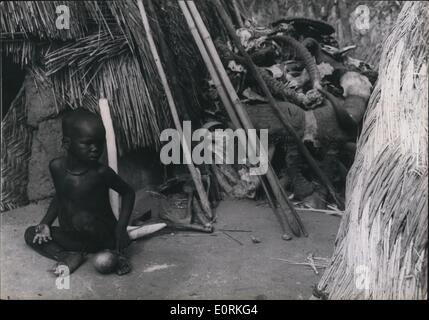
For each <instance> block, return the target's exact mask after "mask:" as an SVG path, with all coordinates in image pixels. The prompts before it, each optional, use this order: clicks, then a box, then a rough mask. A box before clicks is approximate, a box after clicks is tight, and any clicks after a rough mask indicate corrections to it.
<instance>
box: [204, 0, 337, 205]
mask: <svg viewBox="0 0 429 320" xmlns="http://www.w3.org/2000/svg"><path fill="white" fill-rule="evenodd" d="M211 1H212V3H213V4H214V5H215V7H216V9H217V11H218V12H219V15H220V17H221V18H222V20H223V22H224V24H225V27H226V28H227V30H228V32H229V35H230V37H231V38H232V40H233V42H234V44H235V46H236V47H237V48H238V50H239V51H240V53H241V54H242V55H243V57H244V58H245V59H246V62H247V65H248V67H249V70H250V72H251V73H252V75H253V77H254V78H255V79H256V81H257V82H258V84H259V86H260V87H261V89H262V90H263V92H264V94H265V96H266V97H267V98H268V101H269V104H270V106H271V107H272V108H273V110H274V111H275V112H276V114H277V115H278V117H279V118H280V120H281V122H282V123H283V125H284V126H285V128H286V129H287V130H288V132H289V133H290V134H291V135H292V137H293V138H294V139H295V142H296V144H297V146H298V148H299V151H300V152H301V154H302V155H303V156H304V158H305V159H306V160H307V162H308V164H309V165H310V167H311V168H312V169H313V171H314V172H315V173H316V175H317V176H318V177H319V179H320V180H321V182H322V183H323V184H324V185H325V187H326V188H327V189H328V191H329V193H330V195H331V196H332V198H333V199H334V200H335V202H336V204H337V206H338V207H339V208H340V210H342V209H343V208H344V203H343V202H342V201H341V200H340V199H339V198H338V196H337V194H336V192H335V189H334V187H333V186H332V183H331V182H330V181H329V179H328V177H326V175H325V174H324V173H323V172H322V170H320V168H319V166H318V165H317V163H316V161H315V160H314V158H313V156H312V155H311V154H310V152H309V151H308V149H307V148H306V146H305V145H304V143H303V142H302V141H301V139H300V138H299V136H298V134H297V133H296V131H295V130H294V129H293V127H292V126H291V125H290V123H289V119H288V118H287V116H286V115H285V114H284V113H283V112H281V110H280V108H279V106H278V105H277V102H276V100H275V99H274V97H273V95H272V94H271V92H270V90H269V88H268V86H267V84H266V83H265V81H264V79H263V78H262V76H261V75H260V73H259V72H258V70H257V68H256V66H255V64H254V63H253V60H252V59H251V57H250V56H249V54H248V53H247V52H246V50H245V49H244V48H243V46H242V45H241V42H240V39H238V37H237V35H236V34H235V30H234V27H233V25H232V22H231V20H230V19H229V17H228V15H227V13H226V12H225V9H224V8H223V7H222V5H221V3H220V2H219V0H211Z"/></svg>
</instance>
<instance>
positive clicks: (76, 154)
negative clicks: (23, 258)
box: [25, 109, 136, 275]
mask: <svg viewBox="0 0 429 320" xmlns="http://www.w3.org/2000/svg"><path fill="white" fill-rule="evenodd" d="M62 130H63V145H64V148H65V150H66V153H67V154H66V156H65V157H62V158H58V159H54V160H52V161H51V162H50V163H49V170H50V173H51V176H52V179H53V182H54V187H55V196H54V198H53V200H52V202H51V204H50V206H49V208H48V211H47V213H46V215H45V216H44V217H43V219H42V220H41V222H40V223H39V225H37V226H32V227H29V228H28V229H27V230H26V232H25V241H26V243H27V244H28V245H29V246H31V247H32V248H33V249H34V250H35V251H37V252H38V253H40V254H42V255H43V256H45V257H48V258H51V259H54V260H56V261H57V264H56V266H55V268H54V270H53V271H54V273H55V274H56V275H59V274H60V271H61V270H62V268H60V266H63V265H65V266H67V267H68V268H69V272H70V273H72V272H73V271H75V270H76V269H77V268H78V267H79V266H80V265H81V264H82V263H83V261H84V256H85V254H86V253H95V252H98V251H101V250H106V249H111V250H115V251H116V253H117V254H118V258H119V262H118V267H117V270H116V272H117V274H119V275H121V274H125V273H128V272H130V271H131V266H130V264H129V262H128V260H127V259H126V258H125V257H124V255H123V254H122V253H121V252H122V250H123V249H124V248H125V247H127V246H128V245H129V244H130V241H131V239H130V236H129V234H128V231H127V226H128V221H129V219H130V215H131V212H132V209H133V206H134V199H135V193H134V190H133V189H132V188H131V187H130V186H129V185H128V184H127V183H126V182H125V181H124V180H122V179H121V178H120V177H119V176H118V175H117V174H116V173H115V172H114V171H113V170H112V169H111V168H110V167H108V166H105V165H103V164H101V163H99V162H98V160H99V159H100V156H101V155H102V153H103V149H104V144H105V129H104V126H103V123H102V121H101V118H100V117H99V116H97V115H96V114H93V113H91V112H89V111H86V110H84V109H77V110H75V111H71V112H69V113H68V114H66V115H65V116H64V118H63V121H62ZM109 189H113V190H115V191H116V192H118V193H119V194H120V195H121V196H122V201H121V210H120V214H119V219H118V220H116V218H115V216H114V214H113V211H112V208H111V205H110V201H109ZM56 218H58V222H59V227H55V226H52V223H53V222H54V221H55V219H56ZM133 232H135V228H134V231H133ZM132 238H133V239H134V238H136V236H135V235H134V237H132Z"/></svg>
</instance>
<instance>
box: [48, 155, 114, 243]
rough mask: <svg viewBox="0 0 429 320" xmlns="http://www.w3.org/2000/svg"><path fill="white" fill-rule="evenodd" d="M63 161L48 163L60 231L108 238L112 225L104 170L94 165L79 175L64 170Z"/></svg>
mask: <svg viewBox="0 0 429 320" xmlns="http://www.w3.org/2000/svg"><path fill="white" fill-rule="evenodd" d="M65 162H66V159H65V158H59V159H55V160H53V161H52V163H51V172H52V178H53V181H54V186H55V191H56V196H57V200H58V205H59V208H58V209H59V212H58V220H59V223H60V227H62V228H64V229H66V230H70V231H75V232H84V233H86V232H87V233H90V234H92V233H96V234H97V233H102V234H104V235H107V234H110V233H111V234H112V236H113V231H114V228H115V225H116V218H115V216H114V215H113V212H112V208H111V206H110V201H109V188H108V186H107V184H106V180H105V175H104V172H105V170H104V169H105V168H106V167H105V166H103V165H102V164H99V163H97V164H96V165H95V166H94V167H91V168H89V169H88V170H87V171H84V172H81V173H77V174H76V173H73V172H70V171H68V170H67V169H66V165H65Z"/></svg>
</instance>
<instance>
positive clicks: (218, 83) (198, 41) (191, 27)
mask: <svg viewBox="0 0 429 320" xmlns="http://www.w3.org/2000/svg"><path fill="white" fill-rule="evenodd" d="M179 6H180V8H181V9H182V12H183V15H184V16H185V19H186V22H187V23H188V26H189V30H190V31H191V34H192V36H193V37H194V40H195V43H196V45H197V47H198V49H199V51H200V53H201V56H202V58H203V60H204V63H205V64H206V66H207V69H208V71H209V73H210V76H211V78H212V81H213V83H214V85H215V87H216V89H217V91H218V93H219V97H220V99H221V101H222V103H223V105H224V106H225V109H226V111H227V113H228V115H229V118H230V119H231V122H232V125H233V127H234V129H238V128H241V124H240V120H239V119H238V117H237V115H236V113H235V111H234V108H233V106H232V103H231V101H230V99H229V97H228V94H227V93H226V89H225V88H224V86H223V84H222V82H221V80H220V78H219V75H218V73H217V72H216V69H215V67H214V64H213V61H212V60H211V58H210V56H209V53H208V52H207V49H206V47H205V46H204V43H203V40H202V39H201V36H200V34H199V32H198V30H197V27H196V25H195V22H194V20H193V17H192V15H191V13H190V12H189V9H188V7H187V6H186V3H185V1H179ZM239 140H240V141H239V142H240V143H241V144H242V145H243V146H245V145H246V141H242V136H241V135H239ZM213 169H214V170H216V168H213ZM259 178H260V179H261V180H262V181H261V182H262V183H263V187H264V190H266V192H268V189H267V187H266V185H265V182H264V181H263V179H262V178H261V177H259ZM267 198H268V199H271V195H269V194H267ZM269 201H270V200H269ZM270 205H271V202H270ZM272 209H273V212H274V214H275V215H276V217H277V218H278V220H279V223H280V226H281V228H282V232H283V236H282V237H283V238H284V239H285V240H289V239H290V238H291V237H290V234H291V230H290V228H289V225H288V223H287V221H286V220H285V217H284V216H283V215H279V214H278V211H277V209H276V207H275V204H274V205H273V206H272Z"/></svg>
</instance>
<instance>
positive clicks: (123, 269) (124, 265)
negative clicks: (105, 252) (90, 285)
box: [116, 254, 132, 276]
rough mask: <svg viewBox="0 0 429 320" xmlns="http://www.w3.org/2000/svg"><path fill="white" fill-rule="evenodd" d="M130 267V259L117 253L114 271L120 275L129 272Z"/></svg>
mask: <svg viewBox="0 0 429 320" xmlns="http://www.w3.org/2000/svg"><path fill="white" fill-rule="evenodd" d="M131 269H132V268H131V263H130V261H129V260H128V259H127V258H126V257H125V256H124V255H122V254H118V268H117V269H116V273H117V274H118V275H119V276H122V275H124V274H127V273H129V272H131Z"/></svg>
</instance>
